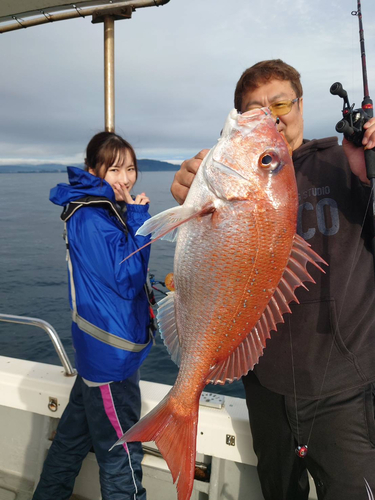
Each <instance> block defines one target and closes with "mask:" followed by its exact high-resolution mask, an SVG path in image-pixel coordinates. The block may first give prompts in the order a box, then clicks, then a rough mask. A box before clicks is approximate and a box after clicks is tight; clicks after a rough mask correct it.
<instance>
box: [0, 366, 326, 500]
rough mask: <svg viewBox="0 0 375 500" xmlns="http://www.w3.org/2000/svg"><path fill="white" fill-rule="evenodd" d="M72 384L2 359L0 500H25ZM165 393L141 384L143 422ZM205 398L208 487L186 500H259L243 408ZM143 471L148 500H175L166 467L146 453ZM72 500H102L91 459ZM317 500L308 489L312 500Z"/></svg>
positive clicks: (202, 440)
mask: <svg viewBox="0 0 375 500" xmlns="http://www.w3.org/2000/svg"><path fill="white" fill-rule="evenodd" d="M73 382H74V377H67V376H65V375H64V371H63V369H62V368H61V367H59V366H55V365H47V364H44V363H37V362H32V361H24V360H19V359H13V358H7V357H3V356H0V421H1V428H0V449H1V454H0V500H29V499H30V498H31V496H32V492H33V489H34V486H35V485H36V483H37V482H38V479H39V475H40V471H41V468H42V465H43V461H44V459H45V456H46V453H47V450H48V448H49V446H50V443H51V437H52V436H53V432H54V430H55V429H56V427H57V424H58V419H59V418H60V417H61V415H62V412H63V410H64V408H65V406H66V404H67V402H68V399H69V393H70V389H71V387H72V385H73ZM169 389H170V386H167V385H162V384H156V383H153V382H145V381H141V392H142V415H144V414H145V413H147V412H149V411H150V410H151V409H152V408H153V407H154V406H155V405H156V404H157V403H158V402H159V401H160V400H161V399H162V398H163V397H164V395H165V394H166V393H167V392H168V390H169ZM204 395H205V397H204V398H203V399H204V400H205V403H203V404H208V405H211V404H212V405H213V407H210V406H201V407H200V413H199V426H198V439H197V461H199V462H203V463H205V464H208V465H209V466H210V468H211V474H210V479H209V481H208V482H205V481H200V480H195V481H194V490H193V495H192V500H198V499H199V500H202V499H208V500H219V499H222V500H224V499H228V498H233V499H234V498H235V499H237V500H262V499H263V496H262V494H261V489H260V485H259V481H258V477H257V472H256V456H255V454H254V452H253V449H252V439H251V433H250V428H249V422H248V414H247V409H246V404H245V401H244V400H242V399H238V398H232V397H229V396H225V398H224V397H222V396H216V395H212V396H211V395H209V394H208V393H204ZM223 398H224V404H223V405H222V406H221V404H220V403H221V400H222V399H223ZM51 403H52V405H51ZM55 405H56V406H55ZM49 406H50V407H51V408H52V409H55V408H56V411H52V410H51V409H50V408H49ZM215 406H216V407H215ZM150 446H151V447H154V446H153V443H152V444H150ZM154 449H155V450H156V448H155V447H154ZM270 453H272V450H270ZM143 471H144V480H143V483H144V486H145V488H146V490H148V500H175V499H177V495H176V489H175V486H174V485H173V484H172V478H171V475H170V473H169V470H168V467H167V464H166V463H165V461H164V460H163V459H162V458H161V457H160V456H154V455H152V454H150V453H145V457H144V460H143ZM74 498H77V499H78V498H79V499H87V500H100V499H101V495H100V487H99V474H98V465H97V462H96V459H95V455H94V454H93V453H89V455H88V456H87V458H86V460H85V462H84V464H83V467H82V469H81V472H80V474H79V476H78V478H77V481H76V486H75V490H74ZM316 498H317V497H316V493H315V489H314V488H313V487H312V493H311V495H310V499H311V500H313V499H316Z"/></svg>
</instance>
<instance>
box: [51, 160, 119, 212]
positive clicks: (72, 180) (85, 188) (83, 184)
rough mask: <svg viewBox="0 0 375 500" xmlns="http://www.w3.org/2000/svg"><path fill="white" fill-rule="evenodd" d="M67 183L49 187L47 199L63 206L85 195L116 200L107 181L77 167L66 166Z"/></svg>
mask: <svg viewBox="0 0 375 500" xmlns="http://www.w3.org/2000/svg"><path fill="white" fill-rule="evenodd" d="M67 172H68V179H69V184H65V183H61V184H57V186H56V187H54V188H52V189H51V192H50V196H49V199H50V201H52V203H55V204H56V205H61V206H65V205H68V204H69V203H70V202H71V201H76V200H79V199H80V198H83V197H85V196H101V197H102V196H104V197H105V198H108V199H109V200H111V201H113V202H114V203H115V202H116V200H115V193H114V191H113V189H112V187H111V186H110V185H109V184H108V182H107V181H105V180H104V179H101V178H100V177H95V175H92V174H90V173H89V172H86V170H82V169H81V168H77V167H67Z"/></svg>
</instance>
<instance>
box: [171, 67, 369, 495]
mask: <svg viewBox="0 0 375 500" xmlns="http://www.w3.org/2000/svg"><path fill="white" fill-rule="evenodd" d="M235 107H236V109H237V110H238V112H241V113H246V112H248V111H251V110H255V109H258V108H269V110H270V111H271V114H272V116H273V117H274V121H275V122H276V126H277V130H278V131H279V132H281V133H282V134H283V135H284V137H285V138H286V140H287V142H288V143H289V146H290V147H291V149H292V151H293V162H294V169H295V175H296V180H297V186H298V199H299V209H298V221H297V230H298V234H299V235H300V236H302V237H303V238H304V239H305V240H306V241H308V243H310V244H311V246H312V248H313V250H314V251H316V252H317V254H319V255H320V256H321V257H322V258H323V259H324V260H325V261H326V262H327V263H328V264H329V267H328V268H327V267H325V271H326V273H325V274H323V273H320V272H319V271H318V270H316V269H312V270H311V275H312V276H313V278H314V280H315V281H316V283H315V284H312V285H311V286H309V289H310V290H309V291H307V290H305V289H303V288H302V287H301V288H300V289H299V290H298V291H297V292H296V296H297V298H298V301H299V305H296V304H290V308H291V312H292V314H287V315H286V316H285V317H284V321H285V322H284V323H282V324H280V323H279V324H278V325H277V331H276V332H275V331H274V332H273V333H272V335H271V339H269V340H267V346H266V349H265V350H264V353H263V355H262V356H261V357H260V359H259V362H258V364H257V365H256V366H255V367H254V370H253V371H250V372H249V374H248V375H247V376H245V377H244V378H243V383H244V386H245V391H246V401H247V405H248V409H249V417H250V425H251V429H252V434H253V443H254V450H255V452H256V454H257V457H258V473H259V477H260V481H261V485H262V491H263V495H264V497H265V499H266V500H307V498H308V493H309V486H308V477H307V470H308V471H309V472H310V473H311V475H312V477H313V479H314V482H315V485H316V489H317V494H318V498H319V500H321V499H324V500H333V499H335V500H337V499H340V500H353V499H362V498H363V499H366V498H367V494H368V495H370V493H371V491H370V489H372V491H375V421H374V412H375V385H374V382H375V287H374V265H373V256H372V253H371V238H372V230H371V220H370V219H371V217H370V216H369V215H368V213H367V212H368V210H367V205H368V201H369V197H370V188H369V181H368V179H367V177H366V170H365V162H364V153H363V149H362V148H356V147H355V146H354V145H353V144H351V143H349V142H347V141H346V140H344V142H343V147H341V146H339V145H338V143H337V138H335V137H331V138H326V139H319V140H312V141H307V140H305V139H303V97H302V86H301V82H300V75H299V73H298V72H297V71H296V70H295V69H294V68H293V67H291V66H289V65H288V64H286V63H284V62H283V61H281V60H279V59H277V60H270V61H262V62H260V63H258V64H255V65H254V66H252V67H251V68H249V69H247V70H246V71H245V72H244V73H243V75H242V76H241V78H240V80H239V81H238V83H237V87H236V90H235ZM364 129H365V133H364V137H363V146H364V147H365V148H368V149H371V148H374V147H375V119H371V120H369V121H368V122H367V123H366V124H365V125H364ZM207 153H208V150H203V151H201V152H200V153H198V154H197V155H196V156H195V157H194V158H192V159H190V160H187V161H185V162H184V163H183V164H182V166H181V169H180V170H179V171H178V172H177V173H176V176H175V179H174V182H173V184H172V188H171V191H172V194H173V196H174V197H175V199H176V200H177V201H178V202H179V203H182V202H184V200H185V198H186V196H187V194H188V192H189V188H190V185H191V183H192V181H193V179H194V177H195V175H196V173H197V171H198V168H199V166H200V164H201V162H202V160H203V158H204V157H205V156H206V154H207ZM218 244H220V242H218ZM238 251H239V252H240V251H242V250H241V249H240V248H239V249H238ZM310 262H311V261H310ZM273 330H275V328H273ZM366 488H368V493H367V494H366ZM368 498H373V497H371V496H369V497H368Z"/></svg>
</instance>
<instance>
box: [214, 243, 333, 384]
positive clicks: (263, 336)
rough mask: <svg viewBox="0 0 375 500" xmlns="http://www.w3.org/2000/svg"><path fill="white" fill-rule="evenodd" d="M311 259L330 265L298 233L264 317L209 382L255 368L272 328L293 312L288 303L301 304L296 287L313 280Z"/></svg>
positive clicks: (317, 264) (219, 381) (223, 380)
mask: <svg viewBox="0 0 375 500" xmlns="http://www.w3.org/2000/svg"><path fill="white" fill-rule="evenodd" d="M308 262H310V264H313V265H314V266H315V267H317V268H318V269H319V270H320V271H322V272H323V273H324V270H323V269H322V268H321V267H320V264H326V265H328V264H327V263H326V262H325V261H324V260H323V259H322V258H321V257H319V255H318V254H317V253H315V252H314V250H312V249H311V247H310V245H309V244H308V243H307V242H306V241H305V240H304V239H303V238H301V237H300V236H298V235H297V234H296V235H295V236H294V240H293V246H292V250H291V253H290V256H289V262H288V265H287V266H286V268H285V271H284V274H283V275H282V277H281V280H280V282H279V284H278V286H277V288H276V290H275V292H274V294H273V296H272V297H271V299H270V301H269V302H268V304H267V306H266V308H265V310H264V311H263V314H262V316H261V317H260V318H259V320H258V322H257V323H256V325H255V326H254V328H253V329H252V330H251V332H250V333H249V334H248V335H247V337H246V338H245V339H244V340H243V341H242V342H241V344H240V345H239V346H238V347H237V349H235V350H234V351H233V353H232V354H231V355H230V356H229V357H228V358H227V359H225V360H224V361H222V362H221V363H219V364H217V365H215V367H214V368H213V369H212V371H211V372H210V374H209V375H208V378H207V380H206V383H207V384H209V383H211V384H225V383H226V382H229V383H231V382H233V381H234V380H239V379H240V378H241V377H242V376H243V375H246V373H247V372H248V371H249V370H252V369H253V368H254V366H255V365H256V364H257V363H258V361H259V358H260V357H261V356H262V355H263V350H264V348H265V347H266V341H267V339H269V338H270V337H271V334H270V332H271V330H277V326H276V325H277V323H284V318H283V314H285V313H291V310H290V308H289V303H290V302H292V301H294V302H297V304H298V299H297V297H296V295H295V293H294V291H295V289H296V288H298V287H299V286H303V287H304V288H306V287H305V285H304V284H303V282H304V281H311V282H313V283H314V279H313V278H312V277H311V275H310V274H309V273H308V271H307V269H306V266H307V263H308Z"/></svg>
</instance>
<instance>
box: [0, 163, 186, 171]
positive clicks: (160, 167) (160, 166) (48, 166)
mask: <svg viewBox="0 0 375 500" xmlns="http://www.w3.org/2000/svg"><path fill="white" fill-rule="evenodd" d="M69 166H72V167H79V168H83V165H69ZM138 167H139V170H140V171H141V172H162V171H166V170H173V171H176V170H178V169H179V165H173V163H169V162H167V161H158V160H138ZM65 171H66V166H65V165H58V164H56V163H45V164H40V165H0V174H36V173H47V172H48V173H51V172H52V173H55V172H65Z"/></svg>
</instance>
